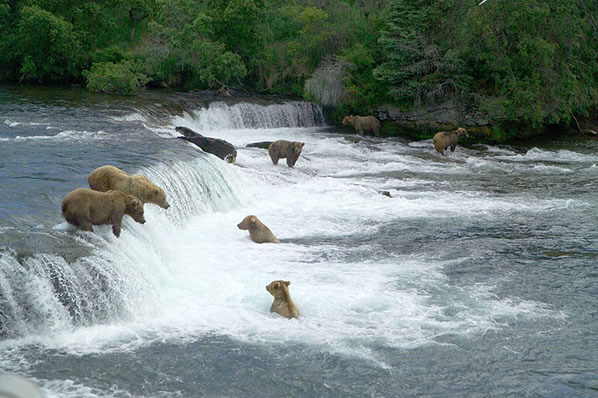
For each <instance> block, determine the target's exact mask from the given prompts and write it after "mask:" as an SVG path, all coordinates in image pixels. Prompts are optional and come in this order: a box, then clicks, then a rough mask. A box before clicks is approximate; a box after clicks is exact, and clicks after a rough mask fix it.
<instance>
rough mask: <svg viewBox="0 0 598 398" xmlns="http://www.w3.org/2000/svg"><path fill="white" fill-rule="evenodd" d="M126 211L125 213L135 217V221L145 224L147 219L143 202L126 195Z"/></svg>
mask: <svg viewBox="0 0 598 398" xmlns="http://www.w3.org/2000/svg"><path fill="white" fill-rule="evenodd" d="M125 201H126V206H127V208H126V210H125V213H126V214H128V215H130V216H131V217H133V220H135V221H137V222H138V223H140V224H145V217H144V216H143V202H142V201H141V200H139V199H137V198H136V197H135V196H133V195H126V199H125Z"/></svg>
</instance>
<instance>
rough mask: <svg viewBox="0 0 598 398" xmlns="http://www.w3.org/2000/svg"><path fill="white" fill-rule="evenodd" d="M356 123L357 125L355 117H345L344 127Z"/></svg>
mask: <svg viewBox="0 0 598 398" xmlns="http://www.w3.org/2000/svg"><path fill="white" fill-rule="evenodd" d="M354 123H355V116H353V115H349V116H345V117H344V118H343V122H342V124H343V126H347V125H351V126H352V125H353V124H354Z"/></svg>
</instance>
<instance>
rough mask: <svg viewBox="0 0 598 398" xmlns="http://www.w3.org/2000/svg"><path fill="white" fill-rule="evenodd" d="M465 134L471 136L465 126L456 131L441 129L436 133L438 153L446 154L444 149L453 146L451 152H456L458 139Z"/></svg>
mask: <svg viewBox="0 0 598 398" xmlns="http://www.w3.org/2000/svg"><path fill="white" fill-rule="evenodd" d="M463 134H465V136H466V137H469V135H468V134H467V130H465V129H464V128H463V127H459V128H458V129H457V130H454V131H439V132H438V133H436V135H434V139H433V140H432V141H433V142H434V148H435V149H436V151H437V152H438V153H440V154H441V155H443V156H444V150H445V149H446V148H448V147H449V146H450V147H451V152H455V148H456V147H457V140H458V139H459V137H460V136H461V135H463Z"/></svg>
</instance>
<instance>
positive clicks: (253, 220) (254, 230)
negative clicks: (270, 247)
mask: <svg viewBox="0 0 598 398" xmlns="http://www.w3.org/2000/svg"><path fill="white" fill-rule="evenodd" d="M237 227H238V228H239V229H242V230H249V237H250V238H251V240H252V241H254V242H255V243H279V242H280V241H279V240H278V239H277V238H276V236H274V234H273V233H272V231H270V228H268V227H266V226H265V225H264V224H263V223H262V222H261V221H260V220H259V219H258V218H257V217H256V216H247V217H245V218H244V219H243V221H241V222H240V223H239V224H237Z"/></svg>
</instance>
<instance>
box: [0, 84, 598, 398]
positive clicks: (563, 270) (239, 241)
mask: <svg viewBox="0 0 598 398" xmlns="http://www.w3.org/2000/svg"><path fill="white" fill-rule="evenodd" d="M0 99H1V100H0V154H1V155H2V157H1V160H0V187H1V188H2V189H1V190H0V203H2V205H1V206H0V264H1V268H0V321H1V324H0V336H2V339H1V340H0V367H1V368H2V369H4V370H6V371H12V372H17V373H22V374H26V375H28V376H30V377H32V378H34V379H35V380H36V381H37V382H38V383H39V384H40V386H42V388H43V390H44V391H45V392H46V393H47V394H48V396H90V397H92V396H111V395H117V396H198V395H201V396H280V395H282V394H285V395H289V396H366V395H371V396H422V395H430V396H442V397H448V396H451V397H462V396H528V395H529V396H545V397H556V396H572V397H575V396H578V397H586V396H592V395H593V394H597V393H598V378H597V377H596V374H598V369H597V368H598V366H597V365H598V358H597V355H598V338H597V334H596V330H598V323H597V321H596V310H595V308H596V304H597V302H596V301H597V299H596V297H597V296H596V294H597V293H598V284H597V281H598V275H597V274H596V262H597V260H598V249H597V247H598V245H597V237H598V234H597V232H596V217H595V215H596V213H597V210H598V209H597V207H598V204H597V197H596V191H597V188H598V183H597V182H596V181H597V177H598V168H597V166H596V165H597V164H598V151H597V149H598V145H597V144H596V142H595V141H583V142H562V143H561V146H560V147H556V148H555V147H550V148H536V147H534V148H531V149H524V148H512V147H494V146H483V145H477V146H473V147H472V148H463V147H458V149H457V151H456V152H455V153H454V154H451V156H449V157H446V158H445V157H440V156H438V155H436V154H435V152H434V150H433V148H432V145H431V142H430V141H423V142H404V141H402V140H394V139H388V140H376V139H366V140H363V141H361V142H359V143H352V142H350V141H348V140H346V139H345V138H344V136H343V135H342V134H339V131H334V129H331V128H328V127H325V126H322V124H323V118H322V115H321V113H320V111H319V109H318V108H317V107H314V106H312V105H310V104H306V103H300V102H292V103H277V104H274V103H267V102H264V101H263V100H259V101H257V102H256V101H244V102H240V103H224V102H217V103H214V104H212V105H210V107H209V108H206V107H205V106H202V104H203V101H199V100H196V99H194V98H193V96H185V95H174V94H173V95H159V94H151V93H149V94H147V95H145V96H143V97H141V98H138V99H126V100H123V99H119V98H117V99H114V98H113V97H104V96H94V95H90V94H87V93H85V92H84V91H77V90H73V91H64V92H60V91H58V90H55V91H50V92H47V93H44V92H33V93H30V92H27V91H17V90H12V91H11V90H4V91H0ZM178 125H184V126H187V127H190V128H192V129H194V130H196V131H198V132H202V133H204V134H206V135H209V136H214V137H218V138H223V139H226V140H228V141H230V142H232V143H233V144H235V145H236V146H237V148H238V157H237V164H235V165H230V164H227V163H225V162H222V161H220V160H219V159H217V158H215V157H213V156H210V155H206V154H204V153H202V152H201V151H200V150H199V149H198V148H196V147H193V146H192V145H190V144H188V143H186V142H184V141H182V140H177V139H174V137H175V136H176V135H178V134H177V133H176V132H175V131H174V127H175V126H178ZM275 139H291V140H298V141H304V142H306V146H305V149H304V154H303V156H302V157H301V158H300V159H299V161H298V162H297V165H296V167H295V168H294V169H289V168H287V167H286V166H281V165H279V166H273V165H272V164H271V162H270V159H269V158H268V156H267V154H266V151H264V150H263V149H258V148H246V147H245V145H246V144H248V143H251V142H257V141H266V140H275ZM103 164H114V165H116V166H118V167H120V168H122V169H124V170H126V171H129V172H131V173H144V174H146V175H148V177H149V178H150V179H152V180H153V181H155V182H157V183H158V184H159V185H161V186H162V187H164V189H165V191H166V192H167V193H168V195H169V201H170V202H171V204H172V206H171V208H170V209H168V210H167V211H165V210H163V209H160V208H158V207H156V206H153V205H146V219H147V220H148V222H147V223H146V224H144V225H140V224H135V223H132V222H129V221H126V222H125V224H124V228H123V234H122V235H121V237H120V238H119V239H117V238H115V237H114V236H113V235H112V234H111V232H110V228H109V227H108V226H100V227H96V228H95V229H96V231H95V232H94V233H85V232H80V231H76V230H74V229H73V228H69V227H68V225H67V224H65V223H64V222H63V219H62V218H61V216H60V202H61V200H62V198H63V197H64V195H65V194H66V193H68V192H69V191H70V190H72V189H74V188H77V187H80V186H85V185H86V179H87V175H88V173H89V172H90V171H91V170H93V169H94V168H95V167H98V166H100V165H103ZM380 191H389V192H390V194H391V196H392V197H391V198H388V197H386V196H383V195H381V194H380ZM247 214H256V215H257V216H258V217H260V219H261V220H262V221H263V222H264V223H266V224H267V225H268V226H269V227H270V228H271V229H272V230H273V232H274V233H275V234H276V235H277V236H278V237H279V238H280V239H281V240H282V241H283V242H284V243H283V244H280V245H269V244H265V245H256V244H253V243H252V242H251V241H250V240H249V239H248V236H247V234H246V232H245V231H240V230H238V229H237V228H236V224H237V223H238V222H239V221H240V220H241V219H242V218H243V217H244V216H246V215H247ZM281 278H284V279H288V280H291V282H292V283H291V287H290V289H291V295H292V297H293V298H294V300H295V302H296V303H297V305H298V307H299V310H300V312H301V314H302V316H301V318H299V319H296V320H290V321H289V320H286V319H281V318H279V317H277V316H275V315H272V314H270V313H269V312H268V309H269V306H270V303H271V297H270V296H269V295H268V293H267V292H266V290H265V285H266V284H267V283H269V282H270V281H271V280H274V279H281Z"/></svg>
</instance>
